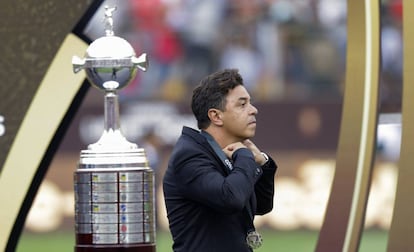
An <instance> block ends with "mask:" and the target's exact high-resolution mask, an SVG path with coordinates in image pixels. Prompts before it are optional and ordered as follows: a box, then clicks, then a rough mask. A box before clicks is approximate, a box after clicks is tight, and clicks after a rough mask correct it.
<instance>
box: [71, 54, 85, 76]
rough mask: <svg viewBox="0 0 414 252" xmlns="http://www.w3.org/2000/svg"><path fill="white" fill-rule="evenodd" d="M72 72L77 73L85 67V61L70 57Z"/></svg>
mask: <svg viewBox="0 0 414 252" xmlns="http://www.w3.org/2000/svg"><path fill="white" fill-rule="evenodd" d="M72 66H73V72H74V73H77V72H79V71H80V70H82V69H83V68H84V67H85V59H81V58H79V57H78V56H73V57H72Z"/></svg>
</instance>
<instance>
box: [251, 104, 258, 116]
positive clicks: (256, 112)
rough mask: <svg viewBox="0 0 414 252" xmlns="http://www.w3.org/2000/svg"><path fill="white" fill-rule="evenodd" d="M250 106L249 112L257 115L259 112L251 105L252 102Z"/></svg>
mask: <svg viewBox="0 0 414 252" xmlns="http://www.w3.org/2000/svg"><path fill="white" fill-rule="evenodd" d="M250 106H251V112H250V113H251V114H254V115H257V114H258V113H259V110H258V109H257V108H256V107H255V106H254V105H253V104H250Z"/></svg>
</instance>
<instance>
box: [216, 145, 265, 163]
mask: <svg viewBox="0 0 414 252" xmlns="http://www.w3.org/2000/svg"><path fill="white" fill-rule="evenodd" d="M240 148H248V149H249V150H250V151H251V152H252V153H253V156H254V160H255V161H256V163H258V164H259V165H260V166H262V165H264V164H265V163H266V162H267V159H266V158H265V157H264V155H263V154H262V152H261V151H260V150H259V148H257V146H256V145H255V144H254V143H253V142H252V141H250V140H248V139H247V140H244V141H243V142H236V143H232V144H229V145H227V146H226V147H224V149H223V151H224V153H225V154H226V156H227V157H229V158H231V157H232V155H233V153H234V152H235V151H236V150H238V149H240Z"/></svg>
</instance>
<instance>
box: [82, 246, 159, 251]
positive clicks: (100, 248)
mask: <svg viewBox="0 0 414 252" xmlns="http://www.w3.org/2000/svg"><path fill="white" fill-rule="evenodd" d="M75 252H156V249H155V244H131V245H76V246H75Z"/></svg>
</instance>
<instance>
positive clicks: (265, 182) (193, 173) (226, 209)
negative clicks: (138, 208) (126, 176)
mask: <svg viewBox="0 0 414 252" xmlns="http://www.w3.org/2000/svg"><path fill="white" fill-rule="evenodd" d="M232 165H233V169H232V170H231V171H230V170H229V168H228V167H226V166H225V165H224V163H223V162H222V160H221V159H220V158H219V157H218V156H217V155H216V153H215V152H214V150H213V149H212V148H211V147H210V145H209V143H208V142H207V140H206V138H205V137H204V136H202V135H201V134H200V132H199V131H196V130H194V129H191V128H188V127H184V128H183V131H182V135H181V136H180V138H179V139H178V141H177V143H176V145H175V147H174V150H173V152H172V154H171V158H170V160H169V164H168V168H167V171H166V173H165V175H164V179H163V190H164V197H165V203H166V208H167V217H168V220H169V225H170V231H171V234H172V238H173V250H174V251H175V252H181V251H185V252H192V251H197V252H204V251H205V252H212V251H214V252H220V251H223V252H229V251H236V252H244V251H251V249H250V248H249V247H248V246H247V244H246V234H247V231H248V229H249V225H248V224H249V220H248V218H246V208H249V209H250V211H251V212H252V213H254V214H260V215H262V214H265V213H268V212H270V211H271V210H272V208H273V194H274V176H275V173H276V168H277V166H276V164H275V162H274V161H273V159H271V158H269V161H268V162H267V163H266V164H265V165H264V166H262V167H260V166H259V165H258V164H257V163H256V162H255V160H254V156H253V154H252V152H251V151H250V150H249V149H247V148H241V149H238V150H237V151H235V152H234V154H233V156H232Z"/></svg>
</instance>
